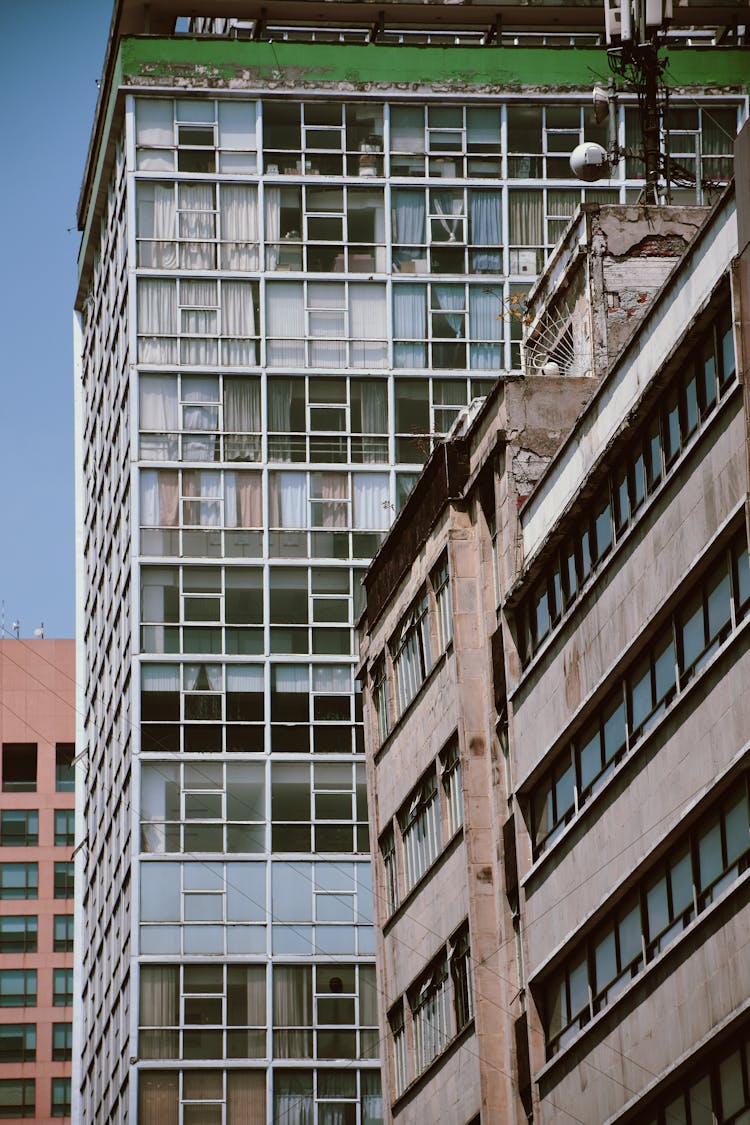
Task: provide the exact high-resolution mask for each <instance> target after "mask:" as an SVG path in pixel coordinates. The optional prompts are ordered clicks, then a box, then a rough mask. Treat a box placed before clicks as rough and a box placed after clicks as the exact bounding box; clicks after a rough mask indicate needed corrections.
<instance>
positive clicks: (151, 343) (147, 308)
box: [138, 278, 177, 363]
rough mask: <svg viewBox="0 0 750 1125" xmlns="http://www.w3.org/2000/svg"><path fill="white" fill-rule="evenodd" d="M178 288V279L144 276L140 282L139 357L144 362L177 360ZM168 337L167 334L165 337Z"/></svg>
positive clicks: (170, 361)
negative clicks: (157, 278)
mask: <svg viewBox="0 0 750 1125" xmlns="http://www.w3.org/2000/svg"><path fill="white" fill-rule="evenodd" d="M176 334H177V290H176V285H175V282H174V281H163V280H153V281H152V280H151V279H148V278H141V279H140V280H139V282H138V336H139V339H138V359H139V361H140V362H141V363H176V362H177V341H176V340H175V339H170V338H168V337H174V336H176ZM165 337H167V338H165Z"/></svg>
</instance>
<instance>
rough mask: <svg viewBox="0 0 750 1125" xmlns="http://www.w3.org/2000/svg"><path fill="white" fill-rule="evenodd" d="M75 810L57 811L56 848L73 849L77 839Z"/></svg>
mask: <svg viewBox="0 0 750 1125" xmlns="http://www.w3.org/2000/svg"><path fill="white" fill-rule="evenodd" d="M75 822H76V814H75V809H55V846H56V847H72V846H73V844H75V838H76V824H75Z"/></svg>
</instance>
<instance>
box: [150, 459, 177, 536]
mask: <svg viewBox="0 0 750 1125" xmlns="http://www.w3.org/2000/svg"><path fill="white" fill-rule="evenodd" d="M178 497H179V490H178V483H177V473H176V472H174V471H172V470H169V469H166V470H159V469H143V470H142V471H141V527H176V526H177V511H178V504H177V502H178Z"/></svg>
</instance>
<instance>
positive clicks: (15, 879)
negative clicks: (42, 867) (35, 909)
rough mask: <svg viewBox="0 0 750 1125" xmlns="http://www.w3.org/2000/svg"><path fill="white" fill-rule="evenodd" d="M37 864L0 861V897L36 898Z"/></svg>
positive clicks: (37, 882) (37, 886) (37, 888)
mask: <svg viewBox="0 0 750 1125" xmlns="http://www.w3.org/2000/svg"><path fill="white" fill-rule="evenodd" d="M38 895H39V865H38V864H36V863H0V899H9V898H38Z"/></svg>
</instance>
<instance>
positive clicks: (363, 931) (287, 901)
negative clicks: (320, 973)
mask: <svg viewBox="0 0 750 1125" xmlns="http://www.w3.org/2000/svg"><path fill="white" fill-rule="evenodd" d="M271 866H272V880H271V882H272V887H271V910H270V917H271V921H272V923H273V924H272V927H271V929H272V952H273V954H274V956H276V957H313V956H322V957H358V956H366V955H369V954H372V953H373V952H374V946H373V934H372V921H373V914H372V887H371V868H370V864H369V860H368V861H366V862H365V861H359V860H356V859H354V857H351V859H348V860H347V861H339V862H337V863H335V864H333V863H330V862H326V861H321V862H317V863H313V862H310V861H308V860H302V859H300V860H297V859H295V860H274V862H273V863H272V865H271Z"/></svg>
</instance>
